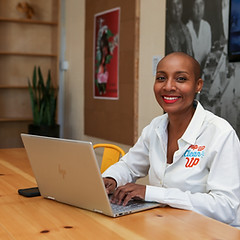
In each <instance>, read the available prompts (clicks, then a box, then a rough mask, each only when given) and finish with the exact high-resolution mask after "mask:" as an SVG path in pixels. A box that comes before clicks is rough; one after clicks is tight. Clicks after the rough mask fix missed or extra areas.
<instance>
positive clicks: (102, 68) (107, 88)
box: [93, 8, 120, 100]
mask: <svg viewBox="0 0 240 240" xmlns="http://www.w3.org/2000/svg"><path fill="white" fill-rule="evenodd" d="M119 22H120V8H114V9H111V10H108V11H104V12H101V13H97V14H95V16H94V57H93V59H94V64H93V66H94V69H93V71H94V74H93V76H94V79H93V81H94V84H93V86H94V87H93V96H94V98H99V99H112V100H114V99H115V100H117V99H118V98H119V83H118V78H119V77H118V75H119V74H118V67H119V66H118V65H119V56H118V55H119V44H118V43H119Z"/></svg>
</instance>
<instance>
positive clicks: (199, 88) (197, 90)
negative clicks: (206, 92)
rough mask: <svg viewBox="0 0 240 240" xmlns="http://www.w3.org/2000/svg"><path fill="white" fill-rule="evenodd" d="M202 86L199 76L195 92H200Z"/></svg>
mask: <svg viewBox="0 0 240 240" xmlns="http://www.w3.org/2000/svg"><path fill="white" fill-rule="evenodd" d="M202 87H203V80H202V78H199V79H198V80H197V89H196V93H198V92H201V90H202Z"/></svg>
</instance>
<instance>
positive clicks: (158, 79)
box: [156, 76, 166, 81]
mask: <svg viewBox="0 0 240 240" xmlns="http://www.w3.org/2000/svg"><path fill="white" fill-rule="evenodd" d="M165 79H166V78H165V77H162V76H160V77H156V80H157V81H164V80H165Z"/></svg>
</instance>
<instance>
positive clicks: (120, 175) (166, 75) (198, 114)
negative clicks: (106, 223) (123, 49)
mask: <svg viewBox="0 0 240 240" xmlns="http://www.w3.org/2000/svg"><path fill="white" fill-rule="evenodd" d="M200 76H201V69H200V64H199V63H198V62H197V61H196V60H195V59H194V58H192V57H191V56H189V55H187V54H185V53H180V52H175V53H171V54H169V55H167V56H166V57H164V58H163V59H162V60H161V61H160V62H159V64H158V66H157V75H156V81H155V83H154V93H155V97H156V99H157V101H158V103H159V105H160V106H161V107H162V108H163V109H164V110H165V112H166V113H165V114H164V115H162V116H159V117H156V118H155V119H153V120H152V122H151V123H150V124H149V125H148V126H146V127H145V128H144V129H143V132H142V134H141V136H140V138H139V139H138V141H137V143H136V144H135V145H134V146H133V147H132V148H131V149H130V150H129V152H128V153H127V154H126V155H124V156H123V157H122V158H121V160H120V161H119V162H117V163H116V164H114V165H112V166H111V167H110V168H108V169H107V170H106V171H105V172H104V173H103V178H104V182H105V187H106V191H107V192H108V193H113V198H112V201H113V202H114V203H118V204H123V205H126V204H127V203H128V201H129V200H130V199H132V198H141V199H144V200H145V201H155V202H159V203H162V204H166V205H169V206H171V207H175V208H181V209H187V210H193V211H196V212H198V213H201V214H203V215H206V216H209V217H211V218H214V219H217V220H219V221H222V222H225V223H228V224H231V225H233V226H240V222H239V220H238V219H237V212H238V211H239V205H240V158H239V155H240V143H239V140H238V137H237V135H236V133H235V131H234V129H233V128H232V127H231V126H230V124H229V123H228V122H227V121H226V120H224V119H222V118H219V117H217V116H216V115H214V114H213V113H211V112H209V111H206V110H205V109H204V108H203V107H202V105H201V104H200V102H198V101H196V100H195V95H196V93H198V92H199V91H201V89H202V86H203V80H202V79H201V77H200ZM226 159H227V161H226ZM147 174H148V175H149V183H150V184H149V185H147V186H145V185H140V184H135V181H136V180H137V179H139V178H141V177H145V176H146V175H147ZM115 188H116V191H115Z"/></svg>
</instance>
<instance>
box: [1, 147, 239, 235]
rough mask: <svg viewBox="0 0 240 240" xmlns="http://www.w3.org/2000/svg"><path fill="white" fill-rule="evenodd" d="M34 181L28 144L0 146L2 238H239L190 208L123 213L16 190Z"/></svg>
mask: <svg viewBox="0 0 240 240" xmlns="http://www.w3.org/2000/svg"><path fill="white" fill-rule="evenodd" d="M34 186H36V182H35V178H34V177H33V173H32V170H31V167H30V165H29V162H28V159H27V156H26V152H25V150H24V149H0V239H3V240H12V239H24V240H28V239H31V240H33V239H34V240H36V239H57V240H59V239H64V240H65V239H81V240H82V239H111V240H117V239H130V240H136V239H151V240H152V239H164V240H171V239H174V240H176V239H184V240H186V239H194V240H197V239H201V240H202V239H224V240H227V239H236V240H237V239H238V240H239V239H240V230H238V229H235V228H233V227H231V226H228V225H226V224H223V223H221V222H218V221H215V220H213V219H210V218H207V217H204V216H202V215H199V214H197V213H194V212H192V211H185V210H179V209H173V208H168V207H167V208H157V209H152V210H148V211H145V212H140V213H135V214H131V215H128V216H123V217H119V218H115V219H114V218H111V217H107V216H104V215H101V214H98V213H93V212H90V211H86V210H82V209H79V208H76V207H72V206H68V205H65V204H61V203H58V202H55V201H52V200H47V199H44V198H42V197H34V198H26V197H23V196H20V195H18V193H17V190H18V189H19V188H27V187H34Z"/></svg>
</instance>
